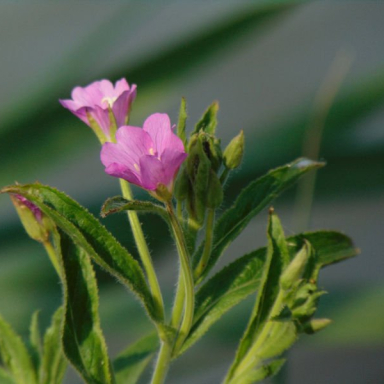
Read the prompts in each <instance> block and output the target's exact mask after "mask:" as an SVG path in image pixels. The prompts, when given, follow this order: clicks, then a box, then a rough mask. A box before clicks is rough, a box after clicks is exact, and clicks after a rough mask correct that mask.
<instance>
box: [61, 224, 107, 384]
mask: <svg viewBox="0 0 384 384" xmlns="http://www.w3.org/2000/svg"><path fill="white" fill-rule="evenodd" d="M58 237H59V239H57V243H58V244H56V247H57V248H59V249H58V252H60V254H61V258H62V260H61V261H62V268H63V274H64V279H63V285H64V286H63V288H64V302H65V312H64V325H63V348H64V352H65V355H66V356H67V358H68V359H69V361H70V362H71V363H72V364H73V366H74V367H75V368H76V370H77V371H78V372H79V373H80V375H81V376H82V378H83V379H84V380H85V382H86V383H88V384H101V383H103V384H112V383H113V382H114V380H113V378H112V368H111V366H110V362H109V358H108V353H107V346H106V343H105V340H104V336H103V334H102V331H101V327H100V318H99V312H98V311H99V297H98V291H97V283H96V277H95V272H94V270H93V268H92V265H91V261H90V259H89V257H88V256H87V254H86V253H85V251H84V250H83V249H81V248H79V247H77V246H76V245H75V244H73V242H72V240H71V238H70V237H69V236H68V235H67V234H66V233H64V232H63V231H60V230H59V236H58ZM59 321H60V320H59Z"/></svg>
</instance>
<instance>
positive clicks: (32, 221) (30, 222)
mask: <svg viewBox="0 0 384 384" xmlns="http://www.w3.org/2000/svg"><path fill="white" fill-rule="evenodd" d="M10 197H11V200H12V203H13V205H14V206H15V208H16V212H17V214H18V215H19V218H20V221H21V223H22V224H23V227H24V229H25V231H26V232H27V234H28V236H29V237H30V238H32V239H33V240H36V241H39V242H40V243H45V242H47V241H48V239H49V235H50V232H51V231H52V229H53V227H54V225H53V223H52V222H51V220H50V219H49V218H48V217H46V216H45V215H44V214H43V213H42V212H41V211H40V209H39V208H38V207H37V206H36V205H35V204H33V203H31V202H30V201H29V200H27V199H26V198H25V197H23V196H21V195H10Z"/></svg>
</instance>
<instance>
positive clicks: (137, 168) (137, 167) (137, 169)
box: [133, 163, 140, 171]
mask: <svg viewBox="0 0 384 384" xmlns="http://www.w3.org/2000/svg"><path fill="white" fill-rule="evenodd" d="M133 166H134V167H135V169H136V171H140V168H139V166H138V165H137V164H136V163H135V164H133Z"/></svg>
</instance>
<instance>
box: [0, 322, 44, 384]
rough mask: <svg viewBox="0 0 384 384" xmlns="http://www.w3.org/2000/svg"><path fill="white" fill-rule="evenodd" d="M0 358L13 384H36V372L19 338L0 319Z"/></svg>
mask: <svg viewBox="0 0 384 384" xmlns="http://www.w3.org/2000/svg"><path fill="white" fill-rule="evenodd" d="M0 357H1V361H2V362H3V364H4V366H5V367H6V368H7V370H8V371H9V373H10V376H11V377H12V378H13V380H14V382H15V384H26V383H28V384H37V376H36V371H35V369H34V366H33V363H32V360H31V358H30V356H29V355H28V350H27V348H26V346H25V345H24V343H23V341H22V340H21V338H20V336H19V335H17V334H16V332H15V331H14V330H13V329H12V327H11V326H10V325H9V324H8V323H7V322H6V321H5V320H4V319H3V318H2V317H0Z"/></svg>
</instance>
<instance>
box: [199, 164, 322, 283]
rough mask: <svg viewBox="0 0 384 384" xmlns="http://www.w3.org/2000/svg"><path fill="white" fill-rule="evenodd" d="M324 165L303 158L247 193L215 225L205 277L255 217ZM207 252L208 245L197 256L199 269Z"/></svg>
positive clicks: (259, 181)
mask: <svg viewBox="0 0 384 384" xmlns="http://www.w3.org/2000/svg"><path fill="white" fill-rule="evenodd" d="M323 165H324V163H319V162H315V161H311V160H308V159H304V158H301V159H298V160H295V161H294V162H292V163H290V164H287V165H284V166H282V167H279V168H276V169H274V170H272V171H270V172H268V173H267V174H266V175H264V176H262V177H260V178H259V179H257V180H255V181H253V182H252V183H250V184H249V185H248V186H247V187H246V188H245V189H243V191H242V192H241V193H240V195H239V197H238V198H237V199H236V201H235V203H234V204H233V206H232V207H231V208H229V209H228V210H226V211H225V212H224V213H223V215H222V216H221V217H220V219H219V220H218V221H217V223H216V225H215V229H214V243H213V247H212V254H211V257H210V259H209V261H208V264H207V267H206V269H205V271H204V275H203V277H204V276H205V275H206V274H207V273H208V272H209V271H210V270H211V268H212V267H213V266H214V265H215V263H216V262H217V260H218V259H219V257H220V256H221V255H222V253H223V252H224V250H225V249H226V248H227V247H228V246H229V244H230V243H231V242H232V241H233V240H234V239H235V238H236V237H237V236H238V235H239V234H240V233H241V232H242V231H243V229H244V228H245V227H246V226H247V225H248V223H249V222H250V221H251V219H252V218H253V217H255V216H256V215H257V214H258V213H259V212H260V211H261V210H262V209H263V208H265V207H267V206H268V205H269V204H270V203H271V202H272V201H273V200H274V199H275V198H276V197H277V196H278V195H279V194H280V193H281V192H282V191H283V190H284V189H286V188H288V187H290V186H291V185H292V184H294V183H295V182H296V181H297V180H298V179H299V178H300V177H301V176H303V175H304V174H306V173H307V172H309V171H312V170H314V169H317V168H320V167H322V166H323ZM203 249H204V244H202V245H201V246H200V247H199V249H198V251H197V252H196V254H195V257H194V265H195V266H196V263H197V262H198V260H199V259H200V257H201V254H202V252H203Z"/></svg>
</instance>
